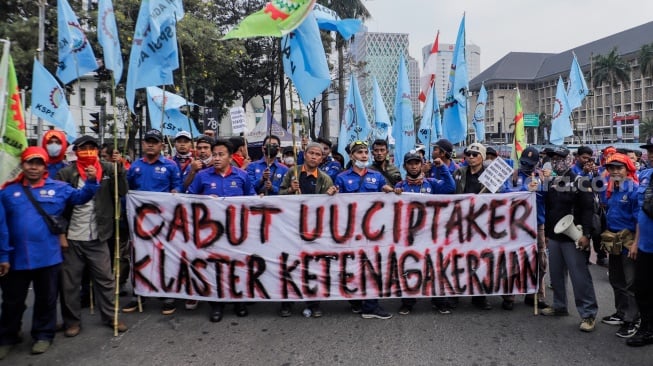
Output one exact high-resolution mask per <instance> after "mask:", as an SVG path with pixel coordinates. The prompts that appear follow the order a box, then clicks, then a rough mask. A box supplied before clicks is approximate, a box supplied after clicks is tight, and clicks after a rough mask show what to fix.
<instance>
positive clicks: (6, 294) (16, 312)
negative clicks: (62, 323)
mask: <svg viewBox="0 0 653 366" xmlns="http://www.w3.org/2000/svg"><path fill="white" fill-rule="evenodd" d="M60 272H61V265H60V264H56V265H54V266H50V267H43V268H37V269H32V270H24V271H16V270H10V271H9V273H8V274H7V275H6V276H3V277H0V286H1V287H2V315H0V345H8V344H16V343H18V342H19V341H20V339H19V338H18V332H19V331H20V329H21V325H22V322H21V320H22V319H23V313H24V312H25V308H26V306H25V299H26V298H27V291H28V289H29V284H30V282H31V283H33V285H34V314H33V315H32V332H31V334H32V339H34V340H35V341H41V340H43V341H52V340H53V339H54V333H55V328H56V323H57V293H58V289H59V273H60Z"/></svg>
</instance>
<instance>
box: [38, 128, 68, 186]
mask: <svg viewBox="0 0 653 366" xmlns="http://www.w3.org/2000/svg"><path fill="white" fill-rule="evenodd" d="M41 146H43V148H44V149H45V151H47V152H48V175H49V177H50V178H52V179H54V177H56V176H57V173H58V172H59V170H61V169H62V168H63V167H65V166H67V165H68V163H67V162H66V161H65V158H66V149H68V141H67V140H66V134H65V133H64V132H63V131H58V130H49V131H46V132H45V134H43V140H42V143H41Z"/></svg>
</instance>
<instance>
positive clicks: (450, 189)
mask: <svg viewBox="0 0 653 366" xmlns="http://www.w3.org/2000/svg"><path fill="white" fill-rule="evenodd" d="M422 165H423V161H422V155H421V154H420V153H417V152H408V153H406V155H404V169H406V179H404V180H402V181H400V182H398V183H397V184H396V185H395V193H397V194H401V193H403V192H411V193H421V194H451V193H454V191H455V190H456V183H455V182H454V180H453V177H452V176H451V173H449V169H448V168H447V167H446V166H445V165H444V164H442V160H440V159H439V158H435V159H434V160H433V165H434V166H435V168H436V169H439V170H440V176H441V177H443V178H442V179H435V178H426V177H424V173H423V172H422ZM416 303H417V300H416V299H415V298H402V299H401V307H400V308H399V314H401V315H408V314H410V313H411V312H412V311H413V307H414V306H415V304H416ZM431 303H432V305H433V308H435V309H436V310H438V311H439V312H440V313H441V314H449V313H451V310H450V308H449V306H448V305H449V303H448V302H447V301H444V300H443V299H441V298H433V299H432V301H431Z"/></svg>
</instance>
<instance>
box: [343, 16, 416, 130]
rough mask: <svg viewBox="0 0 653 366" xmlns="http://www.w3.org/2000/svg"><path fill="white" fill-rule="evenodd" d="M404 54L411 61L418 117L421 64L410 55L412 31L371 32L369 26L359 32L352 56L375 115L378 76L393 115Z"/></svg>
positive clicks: (362, 93)
mask: <svg viewBox="0 0 653 366" xmlns="http://www.w3.org/2000/svg"><path fill="white" fill-rule="evenodd" d="M402 54H403V55H404V57H405V59H406V62H407V65H406V67H407V68H408V77H409V82H410V86H411V100H412V106H413V114H414V115H415V116H418V115H419V114H420V106H419V64H418V63H417V61H416V60H414V59H413V58H412V57H410V56H409V55H408V34H405V33H375V32H367V30H366V29H365V28H363V31H361V32H359V33H357V34H356V36H355V38H354V41H353V42H352V50H351V55H352V60H353V62H354V63H355V64H357V65H359V70H358V73H357V75H356V77H357V79H358V85H359V88H360V91H361V96H362V97H363V102H364V103H365V109H366V110H367V113H368V116H371V115H372V114H371V112H372V104H373V93H372V91H373V85H374V78H376V80H377V82H378V84H379V89H380V91H381V96H382V97H383V102H384V103H385V106H386V108H387V110H388V114H389V115H390V118H392V114H393V110H394V103H395V95H396V93H397V79H398V74H399V59H400V57H401V55H402Z"/></svg>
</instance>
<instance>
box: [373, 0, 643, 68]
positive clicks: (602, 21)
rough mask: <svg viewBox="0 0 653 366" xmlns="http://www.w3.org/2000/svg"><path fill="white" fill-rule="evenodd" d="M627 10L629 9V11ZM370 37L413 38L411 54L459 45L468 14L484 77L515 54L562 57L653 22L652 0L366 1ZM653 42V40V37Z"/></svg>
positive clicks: (470, 37)
mask: <svg viewBox="0 0 653 366" xmlns="http://www.w3.org/2000/svg"><path fill="white" fill-rule="evenodd" d="M625 5H627V7H626V8H624V6H625ZM365 6H366V7H367V9H368V10H369V11H370V13H371V14H372V19H371V20H370V21H367V22H366V25H367V27H368V31H370V32H387V33H408V34H409V42H410V46H409V53H410V55H411V56H412V57H414V58H415V59H417V60H418V61H419V63H420V65H421V64H422V62H423V60H422V52H421V50H422V47H423V46H425V45H427V44H429V43H431V42H433V40H434V39H435V34H436V33H437V31H438V29H439V30H440V43H455V42H456V34H457V32H458V26H459V25H460V20H461V19H462V16H463V13H465V14H466V19H465V23H466V32H467V35H466V36H467V37H466V38H467V43H473V44H476V45H478V46H479V47H480V48H481V71H483V70H485V69H486V68H488V67H490V66H491V65H492V64H494V63H495V62H496V61H498V60H499V59H500V58H502V57H503V56H505V55H506V54H508V53H509V52H512V51H517V52H543V53H549V52H550V53H559V52H562V51H566V50H569V49H572V48H575V47H578V46H581V45H583V44H585V43H588V42H591V41H594V40H597V39H600V38H603V37H606V36H609V35H612V34H614V33H618V32H621V31H624V30H626V29H630V28H633V27H635V26H638V25H641V24H644V23H647V22H650V21H653V1H651V0H621V1H615V0H594V1H590V0H548V1H541V0H540V1H538V0H498V1H488V0H457V1H437V0H366V1H365ZM651 42H653V35H651Z"/></svg>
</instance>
